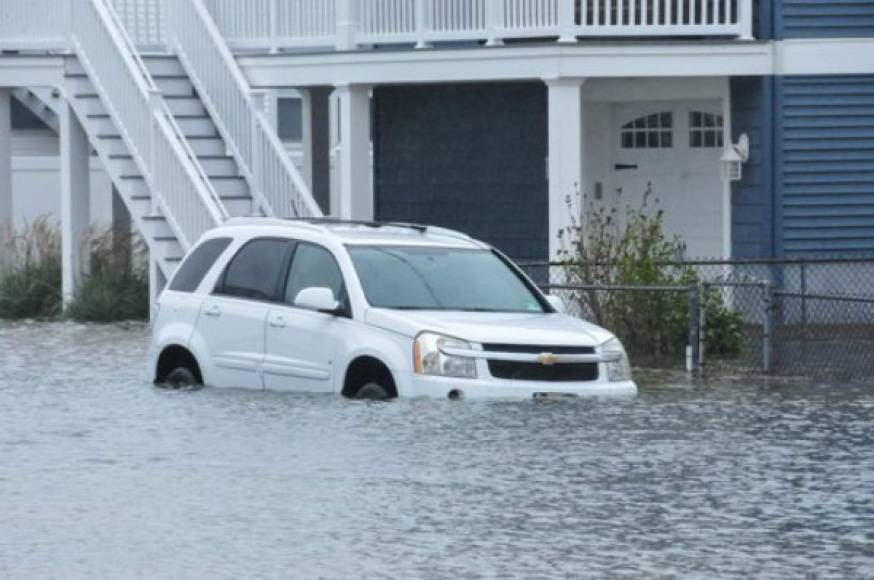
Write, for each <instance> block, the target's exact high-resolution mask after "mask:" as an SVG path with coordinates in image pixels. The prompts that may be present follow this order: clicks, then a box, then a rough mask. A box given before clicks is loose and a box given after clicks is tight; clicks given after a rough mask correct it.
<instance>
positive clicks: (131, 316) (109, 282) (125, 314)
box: [67, 230, 149, 322]
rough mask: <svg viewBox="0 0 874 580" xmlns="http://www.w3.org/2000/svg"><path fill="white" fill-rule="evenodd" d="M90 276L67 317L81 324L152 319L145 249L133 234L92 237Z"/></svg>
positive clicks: (87, 277) (109, 234)
mask: <svg viewBox="0 0 874 580" xmlns="http://www.w3.org/2000/svg"><path fill="white" fill-rule="evenodd" d="M89 245H90V251H91V267H90V272H89V273H88V274H86V275H84V276H83V277H82V282H81V284H80V286H79V289H78V291H77V292H76V296H74V298H73V300H72V302H71V303H70V304H69V306H68V309H67V315H68V316H69V317H70V318H72V319H73V320H76V321H79V322H118V321H125V320H145V319H147V318H148V317H149V275H148V269H147V263H146V256H147V250H146V248H145V245H144V244H143V243H142V242H141V241H140V240H138V239H136V238H134V237H132V236H131V235H130V234H125V233H123V232H117V231H112V230H110V231H107V232H105V233H103V234H100V235H92V236H91V237H90V241H89Z"/></svg>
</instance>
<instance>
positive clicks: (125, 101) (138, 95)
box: [71, 0, 227, 250]
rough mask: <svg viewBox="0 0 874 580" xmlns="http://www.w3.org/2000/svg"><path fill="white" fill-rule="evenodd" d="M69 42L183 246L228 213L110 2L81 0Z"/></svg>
mask: <svg viewBox="0 0 874 580" xmlns="http://www.w3.org/2000/svg"><path fill="white" fill-rule="evenodd" d="M71 25H72V30H73V33H72V35H71V38H72V42H73V44H74V47H75V50H76V53H77V54H78V56H79V60H80V62H81V63H82V66H83V68H84V69H85V70H86V71H87V73H88V77H89V78H90V80H91V82H92V83H93V85H94V87H95V89H96V90H97V92H98V94H99V95H100V97H101V99H102V101H103V103H104V105H105V106H106V108H107V109H108V111H109V114H110V117H111V118H112V120H113V121H114V123H115V124H116V127H117V128H118V129H119V131H120V132H121V136H122V138H123V140H124V142H125V144H126V145H127V147H128V149H129V150H130V152H131V155H132V156H133V158H134V160H135V162H136V164H137V166H138V167H139V168H140V171H142V173H143V176H144V178H145V179H146V181H147V183H148V184H149V189H150V191H151V194H152V197H153V202H154V203H155V205H156V209H158V210H159V211H160V212H161V213H162V215H164V217H165V218H166V219H167V221H168V223H169V224H170V226H171V228H172V229H173V231H174V233H175V234H176V236H177V238H178V239H179V243H180V245H181V246H182V248H183V249H185V250H187V249H188V248H189V247H190V246H191V244H192V243H194V242H195V241H196V240H197V238H199V237H200V235H201V234H203V233H204V232H206V231H207V230H209V229H211V228H213V227H215V226H216V225H218V224H220V223H221V222H222V221H224V220H225V219H226V218H227V213H226V212H225V211H224V208H223V206H222V205H221V202H220V201H219V200H218V196H217V195H216V194H215V191H214V190H212V188H211V186H210V185H209V182H208V180H207V178H206V176H205V175H204V174H203V173H202V171H201V170H200V169H199V165H197V164H196V163H195V162H194V161H193V159H194V154H193V153H192V152H191V150H190V149H188V147H187V145H186V141H185V137H184V136H183V134H182V132H181V131H180V130H179V128H178V126H177V125H176V123H175V121H174V119H173V115H172V114H171V113H170V110H169V109H168V108H167V106H166V104H165V103H164V101H163V99H162V98H161V97H160V92H159V90H158V89H157V87H156V86H155V84H154V82H153V81H152V79H151V76H150V75H149V73H148V71H147V69H146V67H145V64H144V63H143V62H142V60H141V59H140V58H139V56H138V55H137V52H136V50H135V49H134V46H133V43H132V41H131V39H130V38H129V37H128V36H127V34H126V33H125V31H124V28H123V27H122V25H121V23H120V21H119V20H118V17H117V15H116V14H115V12H114V10H113V8H112V6H111V5H110V4H109V3H108V0H80V1H79V2H77V5H76V10H74V11H73V13H72V21H71Z"/></svg>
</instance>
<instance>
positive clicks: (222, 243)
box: [170, 238, 233, 292]
mask: <svg viewBox="0 0 874 580" xmlns="http://www.w3.org/2000/svg"><path fill="white" fill-rule="evenodd" d="M232 241H233V239H232V238H215V239H212V240H207V241H205V242H203V243H202V244H200V245H199V246H197V248H195V250H194V251H193V252H191V254H190V255H189V256H188V257H187V258H186V259H185V262H183V263H182V265H181V266H179V272H178V273H177V274H176V275H175V276H174V277H173V282H172V283H171V284H170V290H173V291H175V292H194V291H195V290H197V287H198V286H200V283H201V282H202V281H203V277H204V276H206V273H207V272H209V271H210V269H211V268H212V267H213V265H214V264H215V261H216V260H218V258H219V256H221V255H222V253H223V252H224V251H225V250H226V249H227V247H228V246H229V245H231V242H232Z"/></svg>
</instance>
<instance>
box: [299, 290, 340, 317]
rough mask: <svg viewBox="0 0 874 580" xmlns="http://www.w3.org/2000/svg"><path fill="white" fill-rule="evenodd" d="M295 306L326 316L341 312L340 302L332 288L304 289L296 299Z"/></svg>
mask: <svg viewBox="0 0 874 580" xmlns="http://www.w3.org/2000/svg"><path fill="white" fill-rule="evenodd" d="M294 305H295V306H296V307H298V308H303V309H305V310H312V311H315V312H322V313H324V314H337V313H338V312H339V311H340V302H339V301H338V300H337V298H335V297H334V292H333V291H332V290H331V289H330V288H316V287H313V288H304V289H303V290H301V291H300V292H299V293H298V295H297V297H295V299H294Z"/></svg>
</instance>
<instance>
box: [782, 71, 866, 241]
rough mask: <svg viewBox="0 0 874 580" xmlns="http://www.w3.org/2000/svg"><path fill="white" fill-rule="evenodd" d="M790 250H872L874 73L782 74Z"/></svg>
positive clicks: (785, 226)
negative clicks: (852, 74)
mask: <svg viewBox="0 0 874 580" xmlns="http://www.w3.org/2000/svg"><path fill="white" fill-rule="evenodd" d="M776 99H777V100H776V103H777V114H776V122H777V147H776V148H775V157H776V159H775V166H776V172H777V173H776V178H777V190H778V196H779V199H780V204H779V210H780V211H779V215H778V216H777V218H778V219H777V231H778V235H779V236H780V238H781V241H782V244H781V247H780V248H779V249H780V250H782V253H784V254H789V255H793V254H812V253H848V252H849V253H852V252H866V253H870V252H874V75H867V76H816V77H808V76H804V77H781V78H777V79H776Z"/></svg>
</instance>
